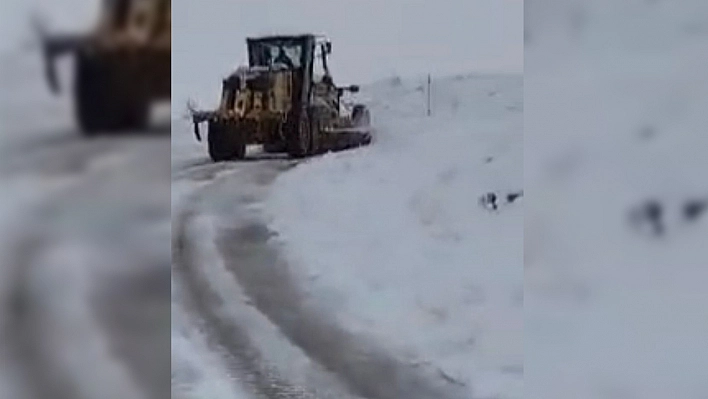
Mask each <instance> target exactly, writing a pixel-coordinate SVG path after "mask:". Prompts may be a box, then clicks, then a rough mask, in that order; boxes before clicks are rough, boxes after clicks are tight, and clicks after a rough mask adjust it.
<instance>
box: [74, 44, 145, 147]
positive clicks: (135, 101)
mask: <svg viewBox="0 0 708 399" xmlns="http://www.w3.org/2000/svg"><path fill="white" fill-rule="evenodd" d="M74 101H75V112H76V119H77V122H78V124H79V127H80V129H81V131H82V132H83V134H84V135H86V136H94V135H96V134H98V133H101V132H105V133H113V132H118V131H127V130H144V129H145V128H146V127H147V124H148V119H149V113H150V104H149V100H148V98H147V96H146V95H145V93H144V92H143V88H142V85H141V83H140V79H137V78H136V77H134V76H130V73H129V72H127V71H126V69H125V68H124V66H123V65H120V64H117V63H116V62H115V61H113V62H111V60H106V59H102V58H99V57H91V56H87V55H85V54H79V55H78V57H77V59H76V78H75V81H74Z"/></svg>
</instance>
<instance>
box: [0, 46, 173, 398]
mask: <svg viewBox="0 0 708 399" xmlns="http://www.w3.org/2000/svg"><path fill="white" fill-rule="evenodd" d="M2 66H3V69H2V74H1V75H0V80H1V81H0V83H1V84H0V86H2V88H3V91H2V96H0V105H1V107H0V123H2V125H1V128H2V129H1V130H2V137H1V138H0V187H1V190H2V193H3V195H2V198H1V199H0V229H1V230H0V245H1V247H0V254H2V256H1V258H0V305H2V306H1V307H0V345H2V346H1V347H0V366H1V367H0V397H3V398H8V399H16V398H17V399H29V398H38V399H49V398H52V399H54V398H57V399H74V398H76V399H94V398H106V399H108V398H123V399H125V398H130V399H133V398H135V399H143V398H144V399H148V398H164V397H168V396H169V394H170V382H169V372H168V370H169V367H170V348H169V345H168V342H169V338H170V329H169V305H170V302H169V297H170V285H169V274H170V267H169V256H170V248H169V232H170V219H169V211H170V209H169V207H168V206H167V199H168V198H169V195H170V185H169V179H168V167H167V161H168V158H169V151H170V147H169V141H168V140H167V134H168V133H169V126H165V123H164V121H165V120H166V119H165V118H164V117H163V118H160V115H159V114H160V111H163V112H162V113H163V114H164V113H165V112H164V110H158V111H157V115H156V125H155V128H154V129H153V130H152V131H149V132H135V134H128V135H125V136H123V137H101V138H96V139H93V140H85V139H84V138H82V137H81V135H80V134H79V132H78V131H77V130H76V128H75V127H74V123H73V121H72V116H73V113H72V110H71V102H70V98H69V97H68V96H62V97H60V98H52V97H51V96H50V95H49V94H48V92H47V90H46V87H45V86H44V81H43V80H42V76H43V75H42V69H41V65H40V64H39V57H38V56H37V55H36V54H14V55H12V56H9V55H7V56H5V55H4V56H3V59H2ZM38 116H40V117H38Z"/></svg>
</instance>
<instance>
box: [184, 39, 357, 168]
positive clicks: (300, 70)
mask: <svg viewBox="0 0 708 399" xmlns="http://www.w3.org/2000/svg"><path fill="white" fill-rule="evenodd" d="M246 42H247V47H248V59H249V65H248V66H242V67H240V68H238V69H237V70H236V71H235V72H234V73H233V74H231V75H230V76H228V77H227V78H226V79H224V81H223V85H222V93H221V102H220V104H219V106H218V108H217V109H216V110H213V111H196V110H192V120H193V123H194V134H195V136H196V138H197V140H198V141H201V139H202V137H201V136H202V135H201V132H200V124H202V123H206V124H207V127H208V131H207V141H208V148H209V155H210V156H211V158H212V160H214V161H225V160H233V159H242V158H244V157H245V155H246V146H247V145H250V144H261V145H263V148H264V150H265V151H266V152H286V153H288V154H289V155H290V156H291V157H305V156H310V155H315V154H319V153H322V152H326V151H338V150H343V149H347V148H352V147H357V146H361V145H367V144H369V143H370V142H371V126H370V117H369V111H368V109H367V108H366V107H365V106H364V105H362V104H345V103H344V102H343V101H342V96H343V95H344V93H345V92H357V91H358V90H359V88H358V86H348V87H337V86H335V84H334V82H333V80H332V77H331V74H330V72H329V66H328V64H327V57H328V56H329V54H330V53H331V52H332V44H331V42H330V41H328V40H327V39H325V38H324V37H320V36H315V35H310V34H307V35H300V36H268V37H260V38H248V39H246ZM316 71H318V72H319V73H316Z"/></svg>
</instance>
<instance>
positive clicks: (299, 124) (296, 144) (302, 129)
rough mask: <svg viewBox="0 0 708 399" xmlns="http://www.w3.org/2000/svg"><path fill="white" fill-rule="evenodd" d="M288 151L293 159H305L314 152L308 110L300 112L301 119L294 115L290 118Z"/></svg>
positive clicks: (288, 124)
mask: <svg viewBox="0 0 708 399" xmlns="http://www.w3.org/2000/svg"><path fill="white" fill-rule="evenodd" d="M287 126H288V132H287V134H286V136H287V147H288V148H287V150H288V155H290V157H292V158H303V157H306V156H308V155H310V154H311V152H312V123H311V121H310V115H309V113H308V112H307V111H306V110H302V111H301V112H300V115H299V118H296V117H295V115H294V114H291V117H290V118H288V123H287Z"/></svg>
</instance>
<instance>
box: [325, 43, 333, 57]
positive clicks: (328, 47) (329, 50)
mask: <svg viewBox="0 0 708 399" xmlns="http://www.w3.org/2000/svg"><path fill="white" fill-rule="evenodd" d="M325 51H326V52H327V54H332V42H326V43H325Z"/></svg>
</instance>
